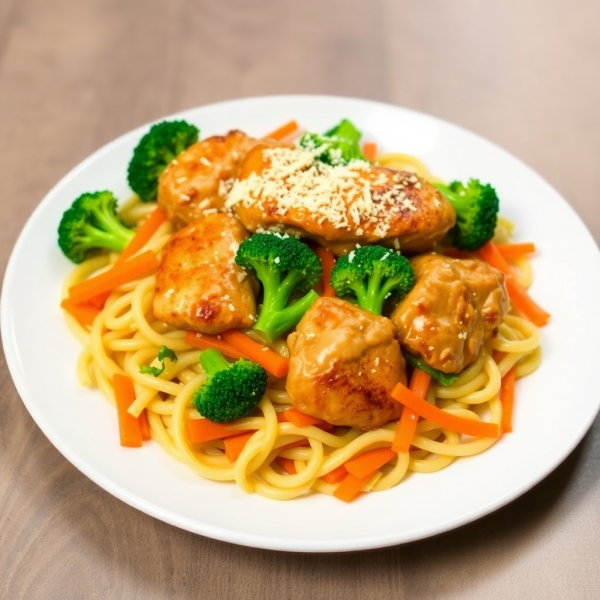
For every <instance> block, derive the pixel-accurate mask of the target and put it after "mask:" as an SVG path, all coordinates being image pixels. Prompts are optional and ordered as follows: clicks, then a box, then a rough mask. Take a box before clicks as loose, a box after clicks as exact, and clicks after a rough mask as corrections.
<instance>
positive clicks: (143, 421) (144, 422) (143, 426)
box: [138, 409, 152, 442]
mask: <svg viewBox="0 0 600 600" xmlns="http://www.w3.org/2000/svg"><path fill="white" fill-rule="evenodd" d="M138 421H139V422H140V432H141V433H142V439H143V440H144V441H145V442H147V441H148V440H151V439H152V435H151V434H150V423H149V422H148V411H147V410H146V409H144V410H143V411H142V412H141V414H140V416H139V417H138Z"/></svg>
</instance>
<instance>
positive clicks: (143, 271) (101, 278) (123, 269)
mask: <svg viewBox="0 0 600 600" xmlns="http://www.w3.org/2000/svg"><path fill="white" fill-rule="evenodd" d="M158 265H159V262H158V258H157V257H156V254H154V252H151V251H150V250H148V251H147V252H144V253H142V254H139V255H138V256H134V257H133V258H130V259H129V260H127V261H125V262H124V263H123V264H121V265H118V266H115V267H113V268H112V269H110V270H109V271H106V272H104V273H101V274H100V275H97V276H96V277H92V278H91V279H86V280H85V281H81V282H80V283H77V284H75V285H74V286H72V287H71V288H69V299H70V300H72V301H73V302H74V303H75V304H83V303H84V302H87V301H88V300H91V299H92V298H94V297H95V296H98V295H99V294H103V293H104V292H110V291H112V290H114V289H116V288H118V287H120V286H122V285H123V284H125V283H129V282H130V281H133V280H134V279H138V278H139V277H143V276H144V275H148V274H149V273H151V272H152V271H154V270H155V269H156V268H158Z"/></svg>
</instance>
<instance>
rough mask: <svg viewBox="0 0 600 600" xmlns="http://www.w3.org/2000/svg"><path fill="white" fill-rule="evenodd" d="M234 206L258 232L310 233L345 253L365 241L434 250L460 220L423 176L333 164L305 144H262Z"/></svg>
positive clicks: (248, 163)
mask: <svg viewBox="0 0 600 600" xmlns="http://www.w3.org/2000/svg"><path fill="white" fill-rule="evenodd" d="M226 205H227V206H228V207H234V208H235V212H236V214H237V216H238V217H239V219H240V220H241V221H242V223H243V224H244V225H245V227H246V228H247V229H249V230H250V231H256V230H257V229H261V228H262V229H273V230H276V231H285V232H287V233H290V234H293V235H298V234H299V235H301V236H303V237H308V238H311V239H313V240H315V241H316V242H318V243H320V244H322V245H324V246H327V247H328V248H330V249H331V250H332V251H333V252H335V253H336V254H338V255H341V254H345V253H347V252H349V251H350V250H352V249H353V248H354V247H355V246H356V244H357V243H359V244H373V243H381V244H383V245H387V246H390V247H393V248H395V249H399V248H402V251H403V252H408V253H416V252H423V251H425V250H429V249H431V248H432V247H433V245H434V244H435V243H436V242H437V241H438V240H440V239H441V238H442V237H443V236H444V234H445V233H446V232H447V231H448V230H449V229H450V228H451V227H452V226H453V225H454V223H455V218H456V216H455V213H454V209H453V208H452V206H451V204H450V203H449V202H448V201H447V200H446V198H445V197H444V196H443V195H442V194H440V192H438V190H437V189H436V188H434V187H433V186H432V185H431V184H429V183H428V182H427V181H425V180H424V179H420V178H419V177H417V176H416V175H414V174H412V173H408V172H403V171H392V170H391V169H385V168H383V167H377V166H371V165H369V164H367V163H362V162H355V163H352V164H350V165H348V166H336V167H332V166H329V165H325V164H323V163H321V162H320V161H317V160H315V159H314V155H313V153H312V152H311V151H309V150H306V149H302V148H290V147H281V146H280V147H267V146H265V145H262V144H261V145H258V146H255V147H254V148H253V149H252V150H250V151H249V152H248V154H247V155H246V157H245V159H244V161H243V163H242V166H241V170H240V174H239V180H238V181H236V182H235V183H234V185H233V188H232V190H231V193H230V195H229V198H228V199H227V202H226Z"/></svg>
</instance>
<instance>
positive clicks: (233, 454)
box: [223, 431, 254, 463]
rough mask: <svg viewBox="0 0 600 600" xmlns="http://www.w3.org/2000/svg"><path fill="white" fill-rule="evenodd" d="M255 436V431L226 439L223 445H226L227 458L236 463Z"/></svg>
mask: <svg viewBox="0 0 600 600" xmlns="http://www.w3.org/2000/svg"><path fill="white" fill-rule="evenodd" d="M253 435H254V431H248V433H240V435H232V436H231V437H228V438H225V439H224V440H223V444H225V456H226V457H227V458H228V459H229V462H232V463H233V462H235V461H236V460H237V459H238V457H239V455H240V454H241V453H242V450H243V449H244V447H245V446H246V442H247V441H248V440H249V439H250V438H251V437H252V436H253Z"/></svg>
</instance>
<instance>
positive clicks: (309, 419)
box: [280, 408, 328, 427]
mask: <svg viewBox="0 0 600 600" xmlns="http://www.w3.org/2000/svg"><path fill="white" fill-rule="evenodd" d="M280 415H281V418H282V419H285V420H286V421H289V422H290V423H293V424H294V425H295V426H296V427H307V426H308V425H326V424H327V425H328V423H327V421H323V419H319V418H318V417H313V416H311V415H307V414H306V413H303V412H300V411H299V410H298V409H297V408H288V409H287V410H284V411H283V412H282V413H280Z"/></svg>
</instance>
